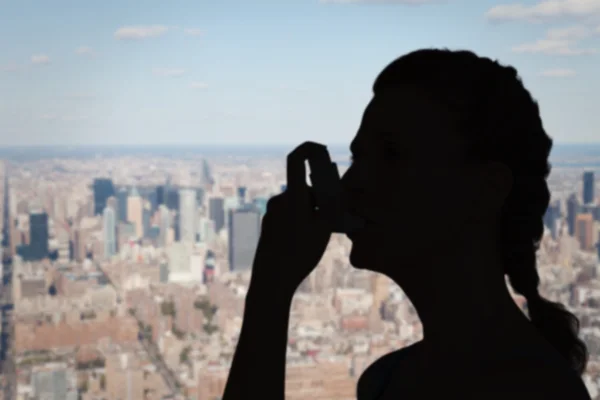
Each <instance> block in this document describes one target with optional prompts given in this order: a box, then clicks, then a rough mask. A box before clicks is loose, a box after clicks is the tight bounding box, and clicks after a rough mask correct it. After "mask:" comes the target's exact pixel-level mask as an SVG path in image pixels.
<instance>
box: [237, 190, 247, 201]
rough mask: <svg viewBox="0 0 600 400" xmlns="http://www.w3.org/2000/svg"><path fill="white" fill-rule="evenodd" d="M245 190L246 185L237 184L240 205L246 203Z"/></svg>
mask: <svg viewBox="0 0 600 400" xmlns="http://www.w3.org/2000/svg"><path fill="white" fill-rule="evenodd" d="M246 192H247V188H246V186H239V187H238V188H237V193H238V197H239V203H240V205H244V204H245V203H246Z"/></svg>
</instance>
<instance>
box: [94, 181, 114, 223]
mask: <svg viewBox="0 0 600 400" xmlns="http://www.w3.org/2000/svg"><path fill="white" fill-rule="evenodd" d="M114 195H115V187H114V186H113V182H112V180H111V179H103V178H98V179H94V215H101V214H102V213H103V212H104V207H106V200H107V199H108V198H109V197H111V196H114Z"/></svg>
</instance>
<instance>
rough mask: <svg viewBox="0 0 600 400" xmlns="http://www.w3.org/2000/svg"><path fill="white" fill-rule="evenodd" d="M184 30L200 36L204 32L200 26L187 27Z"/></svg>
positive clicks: (189, 33)
mask: <svg viewBox="0 0 600 400" xmlns="http://www.w3.org/2000/svg"><path fill="white" fill-rule="evenodd" d="M184 32H185V34H186V35H189V36H200V35H202V33H203V32H202V30H201V29H198V28H187V29H185V30H184Z"/></svg>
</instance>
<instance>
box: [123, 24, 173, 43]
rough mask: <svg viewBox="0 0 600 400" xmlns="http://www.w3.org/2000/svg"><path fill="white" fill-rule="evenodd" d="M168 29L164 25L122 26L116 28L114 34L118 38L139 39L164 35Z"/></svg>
mask: <svg viewBox="0 0 600 400" xmlns="http://www.w3.org/2000/svg"><path fill="white" fill-rule="evenodd" d="M168 30H169V28H168V27H167V26H164V25H148V26H141V25H138V26H124V27H121V28H119V29H117V30H116V31H115V34H114V36H115V39H118V40H140V39H147V38H153V37H158V36H161V35H164V34H165V33H167V31H168Z"/></svg>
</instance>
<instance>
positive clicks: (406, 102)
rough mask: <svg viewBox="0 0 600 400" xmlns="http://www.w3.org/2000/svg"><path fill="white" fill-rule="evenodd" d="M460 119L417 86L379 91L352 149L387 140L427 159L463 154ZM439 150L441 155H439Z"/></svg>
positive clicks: (358, 149) (370, 103)
mask: <svg viewBox="0 0 600 400" xmlns="http://www.w3.org/2000/svg"><path fill="white" fill-rule="evenodd" d="M456 121H457V118H456V117H455V116H454V115H453V113H452V112H451V111H450V110H449V108H448V107H446V106H445V105H444V104H443V102H442V101H439V100H437V99H436V98H435V97H434V96H432V95H431V94H430V93H428V92H426V91H425V90H423V89H420V88H418V87H415V86H411V85H406V86H403V87H398V88H394V89H391V90H386V91H383V92H381V93H379V92H378V93H377V95H375V96H374V97H373V98H372V100H371V101H370V102H369V104H368V105H367V107H366V109H365V112H364V114H363V118H362V122H361V126H360V129H359V131H358V134H357V135H356V137H355V138H354V140H353V142H352V145H351V150H352V151H353V152H357V151H360V149H361V148H364V147H365V146H369V145H373V144H378V143H384V144H385V145H386V146H390V145H391V146H395V147H397V148H398V149H401V150H403V153H405V152H407V151H410V150H414V151H416V152H420V153H421V154H422V155H423V156H425V158H430V157H441V156H442V155H443V158H446V157H447V156H451V157H452V158H457V157H460V156H462V153H463V151H462V150H463V149H464V141H463V138H462V136H461V135H460V134H459V132H458V129H457V123H456ZM438 153H440V154H438Z"/></svg>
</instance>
